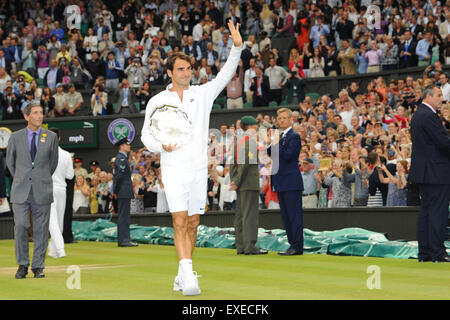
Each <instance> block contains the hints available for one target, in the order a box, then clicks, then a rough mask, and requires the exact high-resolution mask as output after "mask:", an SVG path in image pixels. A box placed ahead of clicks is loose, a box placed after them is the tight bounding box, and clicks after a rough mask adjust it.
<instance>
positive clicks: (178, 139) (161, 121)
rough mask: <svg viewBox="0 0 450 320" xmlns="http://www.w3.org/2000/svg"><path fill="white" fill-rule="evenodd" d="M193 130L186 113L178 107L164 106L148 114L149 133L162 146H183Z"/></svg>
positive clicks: (189, 138)
mask: <svg viewBox="0 0 450 320" xmlns="http://www.w3.org/2000/svg"><path fill="white" fill-rule="evenodd" d="M193 129H194V128H193V126H192V122H191V121H190V119H189V117H188V115H187V114H186V112H184V111H182V110H180V108H178V107H175V106H171V105H167V104H165V105H163V106H160V107H156V108H155V110H153V112H152V113H151V114H150V133H151V134H152V136H153V137H154V138H155V139H156V140H158V141H159V142H161V143H162V144H164V145H169V144H171V145H174V144H177V145H178V146H182V145H185V144H186V143H187V142H188V141H190V140H191V138H192V134H193Z"/></svg>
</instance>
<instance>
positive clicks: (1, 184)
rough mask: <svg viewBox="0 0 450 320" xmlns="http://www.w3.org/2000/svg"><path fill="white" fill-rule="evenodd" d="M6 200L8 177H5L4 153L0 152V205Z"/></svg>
mask: <svg viewBox="0 0 450 320" xmlns="http://www.w3.org/2000/svg"><path fill="white" fill-rule="evenodd" d="M3 201H8V200H7V199H6V175H5V161H4V160H3V152H0V205H2V204H3Z"/></svg>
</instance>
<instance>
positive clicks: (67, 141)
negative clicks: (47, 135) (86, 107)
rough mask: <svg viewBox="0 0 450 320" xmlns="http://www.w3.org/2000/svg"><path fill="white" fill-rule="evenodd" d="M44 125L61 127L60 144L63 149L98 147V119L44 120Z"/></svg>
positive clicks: (46, 126) (48, 127)
mask: <svg viewBox="0 0 450 320" xmlns="http://www.w3.org/2000/svg"><path fill="white" fill-rule="evenodd" d="M42 127H44V128H47V129H50V128H57V129H59V133H60V136H61V141H60V143H59V145H60V147H61V148H63V149H80V148H83V149H84V148H98V121H97V120H79V121H61V122H56V121H55V122H51V121H49V122H44V123H43V124H42Z"/></svg>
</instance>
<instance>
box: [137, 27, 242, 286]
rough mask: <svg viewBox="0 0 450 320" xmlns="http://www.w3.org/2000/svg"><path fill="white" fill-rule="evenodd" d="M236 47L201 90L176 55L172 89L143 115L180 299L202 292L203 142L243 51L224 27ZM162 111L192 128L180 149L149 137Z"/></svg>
mask: <svg viewBox="0 0 450 320" xmlns="http://www.w3.org/2000/svg"><path fill="white" fill-rule="evenodd" d="M228 28H229V29H230V31H231V35H230V39H231V40H232V41H233V43H234V46H233V48H232V50H231V52H230V55H229V57H228V61H227V62H226V63H225V65H224V67H223V68H222V69H221V71H220V72H219V73H218V74H217V77H216V78H215V79H214V80H212V81H209V82H207V83H205V84H204V85H201V86H190V81H191V76H192V66H191V62H190V61H191V60H190V58H189V57H188V56H186V55H185V54H183V53H174V54H173V55H172V56H171V57H170V58H169V59H168V61H167V75H168V76H169V77H170V78H171V80H172V83H171V84H169V86H168V87H167V89H166V90H164V91H162V92H160V93H159V94H157V95H155V96H154V97H152V98H151V99H150V101H149V102H148V104H147V108H146V110H145V120H144V125H143V128H142V136H141V140H142V142H143V143H144V145H145V146H146V147H147V149H148V150H149V151H151V152H161V174H162V181H163V184H164V187H165V192H166V198H167V203H168V205H169V209H170V212H171V213H172V220H173V226H174V243H175V248H176V250H177V254H178V258H179V268H178V275H177V276H176V277H175V281H174V287H173V288H174V290H175V291H182V292H183V295H198V294H200V288H199V285H198V279H197V274H196V273H195V272H194V271H193V266H192V253H193V251H194V247H195V243H196V240H197V227H198V225H199V223H200V215H202V214H204V212H205V205H206V199H207V195H206V190H207V177H208V156H207V148H208V145H207V141H208V139H207V137H208V131H209V115H210V113H211V110H212V105H213V103H214V100H215V99H216V98H217V96H218V95H219V94H220V92H222V90H223V89H224V88H225V86H226V85H227V83H228V82H229V81H230V80H231V78H232V77H233V75H234V74H235V72H236V68H237V66H238V63H239V61H240V55H241V51H242V38H241V35H240V33H239V24H238V25H237V27H235V26H234V25H233V23H232V22H229V23H228ZM164 105H170V106H171V107H174V108H178V109H179V110H180V111H182V112H184V113H185V114H186V115H187V117H188V118H189V119H190V121H192V124H193V135H192V138H191V140H190V141H188V142H187V143H185V144H184V145H180V146H178V145H176V144H175V145H170V144H169V145H163V144H162V143H161V142H160V141H159V140H157V137H155V136H153V135H152V133H151V132H150V121H151V116H152V114H153V111H154V110H155V109H156V108H158V107H162V106H164Z"/></svg>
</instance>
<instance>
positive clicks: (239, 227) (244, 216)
mask: <svg viewBox="0 0 450 320" xmlns="http://www.w3.org/2000/svg"><path fill="white" fill-rule="evenodd" d="M241 126H242V130H244V133H243V134H242V135H240V136H238V138H237V140H236V142H235V145H234V152H233V154H234V159H233V160H234V161H233V163H232V165H231V169H230V180H231V184H230V188H231V189H232V190H236V191H237V200H236V215H235V218H234V232H235V235H236V250H237V254H246V255H253V254H266V253H267V251H265V250H260V249H259V248H258V247H257V246H256V242H257V241H258V226H259V209H258V203H259V189H260V187H259V165H258V149H257V142H256V139H255V138H256V132H257V130H258V120H256V119H255V118H254V117H252V116H244V117H242V118H241Z"/></svg>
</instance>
